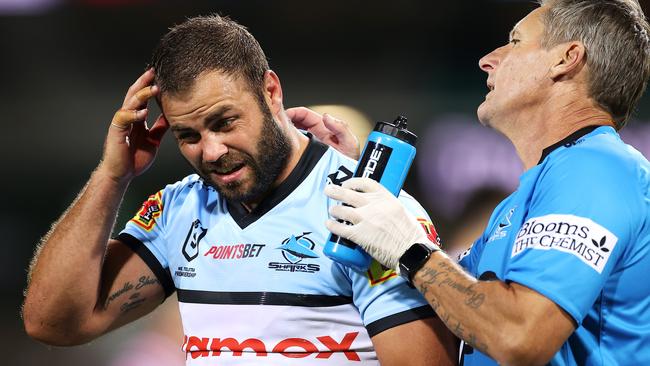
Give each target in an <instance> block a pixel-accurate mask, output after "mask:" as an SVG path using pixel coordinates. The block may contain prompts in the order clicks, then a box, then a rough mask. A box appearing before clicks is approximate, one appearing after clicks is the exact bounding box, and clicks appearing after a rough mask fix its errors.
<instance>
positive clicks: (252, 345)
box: [183, 332, 361, 361]
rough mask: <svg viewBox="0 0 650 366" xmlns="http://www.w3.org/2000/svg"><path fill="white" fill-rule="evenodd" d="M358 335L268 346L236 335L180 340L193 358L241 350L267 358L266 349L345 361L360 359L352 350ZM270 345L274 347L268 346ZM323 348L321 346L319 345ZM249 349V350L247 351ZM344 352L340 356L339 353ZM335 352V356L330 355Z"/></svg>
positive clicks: (238, 353) (292, 340) (291, 355)
mask: <svg viewBox="0 0 650 366" xmlns="http://www.w3.org/2000/svg"><path fill="white" fill-rule="evenodd" d="M357 335H359V332H350V333H346V334H345V336H343V339H342V340H340V341H337V340H335V339H334V338H332V337H331V336H321V337H316V339H312V340H309V339H304V338H287V339H283V340H281V341H280V342H278V343H277V344H275V345H267V344H266V343H265V342H264V340H262V339H258V338H248V339H244V340H243V341H239V340H237V339H235V338H207V337H196V336H185V337H184V339H183V351H185V352H186V353H187V354H188V356H189V357H192V358H193V359H196V358H199V357H219V356H221V357H223V355H222V354H221V352H222V351H224V352H227V353H228V354H230V355H232V356H238V357H241V356H242V355H243V354H244V353H246V356H244V357H250V356H252V355H255V356H256V357H267V356H268V355H269V352H271V353H272V354H280V355H282V356H284V357H288V358H306V357H310V356H311V355H314V354H315V356H314V357H312V358H314V359H316V360H318V359H329V358H330V357H341V356H345V358H347V360H348V361H361V359H360V358H359V355H358V354H357V353H356V352H355V351H351V349H352V343H353V342H354V340H355V339H356V338H357ZM317 344H318V345H322V346H325V347H326V348H327V350H319V349H318V347H317ZM269 346H272V347H273V348H269ZM321 348H322V347H321ZM246 350H248V351H246ZM341 353H343V355H341V356H339V354H341ZM334 354H336V356H333V355H334Z"/></svg>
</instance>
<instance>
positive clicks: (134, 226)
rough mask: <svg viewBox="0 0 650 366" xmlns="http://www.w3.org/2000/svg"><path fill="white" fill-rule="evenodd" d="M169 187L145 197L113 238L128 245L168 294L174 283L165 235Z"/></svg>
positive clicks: (171, 290)
mask: <svg viewBox="0 0 650 366" xmlns="http://www.w3.org/2000/svg"><path fill="white" fill-rule="evenodd" d="M172 194H173V192H172V188H170V187H169V186H168V187H167V188H165V189H163V190H160V191H158V192H157V193H155V194H152V195H151V196H149V198H147V200H146V201H144V203H142V206H141V207H140V209H139V210H138V211H137V212H136V214H135V215H134V216H133V218H131V220H129V221H128V222H127V223H126V225H125V227H124V229H123V230H122V231H121V232H120V234H119V235H118V236H117V237H116V238H115V239H117V240H119V241H121V242H122V243H124V244H125V245H127V246H128V247H130V248H131V249H132V250H133V251H134V252H135V253H136V254H137V255H138V256H140V258H142V260H143V261H144V262H145V263H146V264H147V265H148V266H149V268H150V269H151V270H152V271H153V273H154V274H155V275H156V277H157V279H158V281H159V282H160V283H161V285H162V286H163V288H164V290H165V295H166V296H169V295H171V294H172V293H173V292H174V290H175V286H174V283H173V281H172V277H171V274H170V271H169V262H168V260H167V256H166V253H167V235H166V232H165V226H166V225H165V222H166V219H167V215H166V213H167V211H169V210H168V207H167V206H168V205H169V204H170V201H171V196H172Z"/></svg>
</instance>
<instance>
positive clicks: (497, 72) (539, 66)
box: [477, 7, 551, 129]
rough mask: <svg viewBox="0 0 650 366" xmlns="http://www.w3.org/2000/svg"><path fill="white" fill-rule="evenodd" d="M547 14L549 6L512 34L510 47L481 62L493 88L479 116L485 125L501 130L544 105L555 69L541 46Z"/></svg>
mask: <svg viewBox="0 0 650 366" xmlns="http://www.w3.org/2000/svg"><path fill="white" fill-rule="evenodd" d="M546 11H547V9H546V8H545V7H540V8H537V9H535V10H533V11H532V12H531V13H530V14H528V15H527V16H526V17H525V18H523V19H522V20H521V21H519V23H517V25H516V26H515V27H514V28H513V30H512V31H511V32H510V41H509V43H508V44H507V45H505V46H502V47H499V48H497V49H495V50H494V51H492V52H490V53H489V54H487V55H485V56H484V57H483V58H481V59H480V60H479V67H480V68H481V69H482V70H483V71H485V72H486V73H487V74H488V79H487V85H488V89H490V91H489V92H488V94H487V95H486V96H485V101H484V102H483V103H482V104H481V105H480V106H479V108H478V113H477V114H478V118H479V120H480V121H481V122H482V123H483V124H484V125H487V126H492V127H494V128H497V129H499V128H501V127H503V126H505V125H507V124H508V123H512V122H513V121H515V120H517V118H518V117H522V116H523V117H525V113H526V112H530V111H532V110H534V109H533V107H535V106H537V105H540V104H541V103H543V102H544V100H545V96H546V94H545V91H546V88H547V87H548V86H550V79H549V78H548V77H547V75H548V72H549V69H550V66H551V63H550V61H551V59H550V54H549V53H548V52H547V51H546V50H544V49H543V48H542V46H541V39H542V36H543V31H544V25H543V23H542V19H541V16H542V15H543V14H544V12H546ZM522 127H523V126H522Z"/></svg>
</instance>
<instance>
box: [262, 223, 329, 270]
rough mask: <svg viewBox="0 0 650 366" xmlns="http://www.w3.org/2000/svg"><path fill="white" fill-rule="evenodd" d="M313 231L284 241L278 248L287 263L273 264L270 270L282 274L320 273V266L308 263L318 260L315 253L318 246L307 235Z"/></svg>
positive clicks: (292, 236) (270, 265)
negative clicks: (311, 260)
mask: <svg viewBox="0 0 650 366" xmlns="http://www.w3.org/2000/svg"><path fill="white" fill-rule="evenodd" d="M309 234H311V231H306V232H303V233H302V235H298V236H295V235H291V236H290V237H288V238H286V239H284V240H283V241H282V245H280V246H279V247H277V248H276V249H279V250H280V251H282V257H284V259H285V260H286V262H271V263H269V269H274V270H276V271H281V272H305V273H314V272H318V271H320V266H319V265H318V264H315V263H306V262H308V261H309V260H310V259H314V258H318V257H319V256H318V254H316V252H314V247H315V246H316V245H315V244H314V242H313V240H311V239H310V238H309V237H307V235H309Z"/></svg>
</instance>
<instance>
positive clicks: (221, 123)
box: [212, 117, 237, 131]
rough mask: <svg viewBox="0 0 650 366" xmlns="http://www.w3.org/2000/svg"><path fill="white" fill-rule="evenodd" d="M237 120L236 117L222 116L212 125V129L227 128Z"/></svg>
mask: <svg viewBox="0 0 650 366" xmlns="http://www.w3.org/2000/svg"><path fill="white" fill-rule="evenodd" d="M236 120H237V117H228V118H222V119H220V120H218V121H217V122H215V123H214V124H213V125H212V130H213V131H221V130H227V129H228V128H229V127H230V125H231V124H232V123H233V122H235V121H236Z"/></svg>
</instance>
